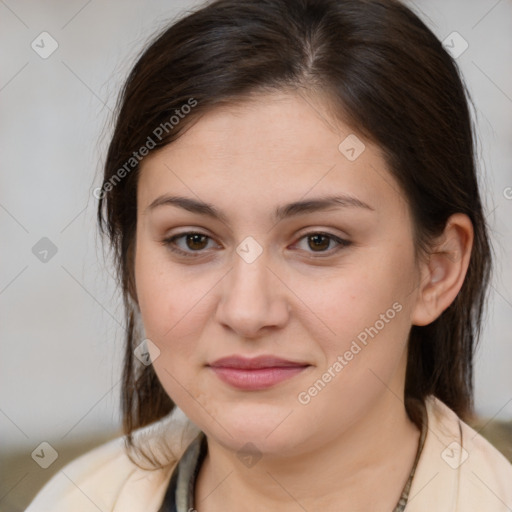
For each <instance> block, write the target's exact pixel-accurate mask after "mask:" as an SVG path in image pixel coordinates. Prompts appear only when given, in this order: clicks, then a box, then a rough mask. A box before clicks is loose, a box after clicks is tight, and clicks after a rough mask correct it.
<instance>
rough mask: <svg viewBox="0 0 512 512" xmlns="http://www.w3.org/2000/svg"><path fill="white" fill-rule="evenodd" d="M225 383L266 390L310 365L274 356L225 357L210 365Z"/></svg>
mask: <svg viewBox="0 0 512 512" xmlns="http://www.w3.org/2000/svg"><path fill="white" fill-rule="evenodd" d="M208 366H209V367H210V368H211V369H212V370H213V371H214V372H215V374H216V375H217V376H218V377H219V378H220V379H221V380H222V381H224V382H225V383H227V384H230V385H231V386H233V387H236V388H238V389H244V390H253V391H256V390H261V389H266V388H269V387H271V386H274V385H275V384H278V383H279V382H282V381H284V380H286V379H289V378H291V377H293V376H294V375H297V374H298V373H300V372H302V371H303V370H305V369H306V368H307V367H309V366H310V365H309V364H307V363H303V362H294V361H289V360H286V359H280V358H277V357H274V356H260V357H255V358H251V359H248V358H245V357H240V356H230V357H223V358H222V359H218V360H217V361H215V362H213V363H211V364H209V365H208Z"/></svg>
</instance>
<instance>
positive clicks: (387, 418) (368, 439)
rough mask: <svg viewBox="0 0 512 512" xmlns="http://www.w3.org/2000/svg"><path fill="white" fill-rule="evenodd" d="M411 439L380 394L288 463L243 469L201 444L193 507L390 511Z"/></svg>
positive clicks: (397, 409) (412, 452)
mask: <svg viewBox="0 0 512 512" xmlns="http://www.w3.org/2000/svg"><path fill="white" fill-rule="evenodd" d="M419 436H420V432H419V430H418V429H417V427H416V426H415V425H414V424H413V423H412V422H411V421H410V420H409V418H408V417H407V414H406V411H405V408H404V405H403V403H402V402H401V401H399V400H398V399H397V397H396V396H395V395H394V394H392V393H390V392H385V393H384V394H383V396H382V399H381V400H380V401H379V403H378V404H377V405H376V406H375V407H373V408H372V411H371V413H370V414H368V415H367V416H365V417H364V418H363V419H362V420H361V421H359V422H356V423H354V424H353V425H352V426H351V427H350V429H349V430H345V431H343V432H341V433H340V434H339V435H338V436H337V437H336V438H335V439H334V440H333V441H332V442H329V443H328V444H324V445H321V446H320V447H315V449H314V450H311V451H309V452H305V453H301V454H300V455H297V456H294V457H286V458H281V457H278V456H275V455H273V456H270V455H267V454H265V455H264V456H263V457H262V458H261V459H260V460H259V461H258V462H257V463H256V464H255V465H254V466H252V467H246V466H244V464H242V463H241V461H240V460H239V458H238V457H237V454H236V452H233V451H231V450H228V449H226V448H225V447H224V446H222V445H220V444H218V443H216V442H215V441H214V440H212V439H210V438H209V439H208V454H207V456H206V458H205V460H204V463H203V465H202V467H201V470H200V472H199V475H198V478H197V482H196V491H195V504H196V508H197V509H198V510H199V511H200V512H217V511H220V510H244V509H246V508H247V504H248V503H250V504H251V506H250V509H251V511H254V512H259V511H267V510H279V511H280V512H288V511H290V512H291V511H294V512H296V511H297V510H298V509H299V508H300V507H302V508H303V509H305V510H323V511H324V512H330V511H336V512H342V511H350V512H354V511H363V510H373V511H379V512H381V511H382V512H391V511H392V510H393V509H394V507H395V505H396V504H397V502H398V500H399V498H400V495H401V492H402V489H403V487H404V486H405V483H406V482H407V479H408V477H409V474H410V471H411V469H412V466H413V463H414V459H415V457H416V452H417V448H418V442H419ZM369 489H371V492H368V490H369ZM298 506H299V508H298Z"/></svg>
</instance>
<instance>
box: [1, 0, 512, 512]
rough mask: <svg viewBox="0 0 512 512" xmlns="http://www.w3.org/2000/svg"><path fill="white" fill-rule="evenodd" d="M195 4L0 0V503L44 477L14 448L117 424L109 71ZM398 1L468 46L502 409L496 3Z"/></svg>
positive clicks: (504, 123)
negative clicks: (99, 199)
mask: <svg viewBox="0 0 512 512" xmlns="http://www.w3.org/2000/svg"><path fill="white" fill-rule="evenodd" d="M195 5H198V2H191V1H176V0H173V1H163V0H161V1H157V0H154V1H151V2H142V1H138V2H137V1H133V0H132V1H121V0H112V1H109V2H99V1H94V0H93V1H83V0H74V1H68V2H65V1H63V0H61V1H58V0H54V1H46V2H44V3H43V2H36V1H35V0H32V1H23V0H21V1H18V2H15V1H14V0H5V1H4V0H0V44H1V48H2V52H1V54H0V69H1V72H0V145H1V146H0V155H1V160H0V165H1V182H0V183H1V186H0V227H1V233H2V253H1V260H0V261H1V265H0V308H1V322H0V333H1V336H0V343H1V358H0V455H1V456H2V457H4V459H5V461H10V460H11V459H10V458H9V457H12V456H13V454H14V455H16V456H17V457H18V458H19V457H21V458H22V459H23V460H25V462H26V464H19V463H18V462H16V463H13V464H9V467H7V466H6V465H5V464H4V465H3V469H2V473H3V475H2V478H1V479H2V482H3V483H2V485H1V486H0V509H1V510H18V509H20V510H21V509H22V505H23V503H24V501H26V500H27V499H28V498H29V497H30V495H31V493H33V489H34V488H35V487H37V486H39V485H40V484H41V483H42V482H43V481H44V480H46V479H47V478H48V477H49V475H50V470H47V473H45V472H44V471H45V470H42V469H40V468H39V467H38V466H37V465H36V463H35V462H34V461H33V460H32V459H31V457H30V454H31V452H32V451H33V450H34V449H35V448H36V447H37V446H38V445H39V444H40V443H41V442H42V441H48V442H50V443H51V445H52V446H54V447H55V449H56V450H57V451H58V452H59V453H61V452H65V451H66V450H67V449H68V447H70V446H76V444H77V443H79V442H80V443H82V444H81V446H82V447H86V446H89V445H92V444H97V443H98V442H100V441H101V440H103V439H105V438H108V437H112V436H113V435H117V433H118V430H119V419H120V416H119V411H118V396H119V391H120V387H119V379H120V362H121V353H122V336H123V328H122V323H123V317H122V309H121V305H120V301H119V294H118V292H117V291H116V289H115V284H114V280H113V278H112V275H113V271H112V268H111V267H110V264H109V263H108V262H107V263H105V260H104V259H103V255H102V249H101V243H100V241H99V237H98V235H97V234H96V226H95V207H96V200H95V198H94V197H93V195H92V190H93V189H94V188H95V187H97V186H99V183H100V180H99V176H100V169H101V164H102V162H103V159H104V155H105V148H106V145H107V142H108V134H109V128H108V126H107V120H108V119H109V116H110V113H111V110H112V109H113V107H114V104H115V101H116V94H117V92H118V90H119V87H120V84H121V83H122V80H123V78H124V77H125V76H126V74H127V72H128V70H129V69H130V66H131V65H132V64H133V62H134V59H135V57H136V55H137V53H138V52H139V50H140V49H141V48H142V46H143V45H144V43H145V42H146V41H147V38H148V37H149V36H150V35H151V34H152V33H153V32H154V31H155V30H157V29H159V28H161V27H162V26H164V25H165V24H167V23H168V22H169V21H170V20H171V19H173V18H175V16H177V15H180V14H182V13H184V12H185V11H186V10H188V9H191V8H193V7H194V6H195ZM409 5H411V7H412V8H413V9H414V10H415V11H416V12H417V13H418V14H419V15H420V16H421V17H422V18H423V19H424V21H425V22H426V23H427V24H428V25H429V26H430V28H431V29H432V30H433V31H434V32H435V33H436V35H437V36H438V37H439V38H440V39H441V40H444V39H445V38H446V37H447V36H449V35H450V34H451V33H452V32H454V31H457V32H458V33H459V34H460V35H461V36H462V37H463V38H464V40H466V41H467V43H468V45H469V46H468V48H467V50H466V51H465V52H464V53H463V54H462V55H460V56H459V57H458V58H457V62H458V64H459V66H460V68H461V70H462V72H463V75H464V77H465V80H466V82H467V85H468V87H469V89H470V92H471V94H472V97H473V100H474V102H475V105H476V118H477V123H478V126H477V130H478V135H479V137H480V142H479V148H478V149H479V155H480V163H481V170H482V180H481V181H482V187H483V188H482V190H483V194H484V196H485V197H484V199H485V204H486V209H487V212H488V219H489V223H490V225H491V227H492V238H493V243H494V247H495V252H496V257H497V268H496V272H495V275H494V280H493V287H492V290H491V300H490V303H489V311H488V315H487V319H486V325H485V328H484V332H483V338H482V344H481V346H480V349H479V352H478V356H477V361H476V362H477V375H476V403H477V410H478V412H479V413H480V414H481V415H484V416H487V417H497V418H503V419H506V418H512V371H511V369H512V343H511V334H510V333H511V331H512V272H511V268H510V264H507V261H508V262H509V263H510V261H511V254H512V233H511V228H510V219H511V217H512V215H511V214H512V188H509V187H512V172H511V168H512V144H511V141H512V123H511V121H510V120H511V119H512V66H511V63H512V2H511V1H510V0H500V1H496V0H472V1H468V0H451V1H442V0H428V1H419V0H417V1H416V2H409ZM43 31H47V32H48V33H49V34H50V35H51V36H52V37H53V38H54V39H55V40H56V41H57V43H58V45H59V46H58V48H57V50H56V51H55V52H54V53H53V54H52V55H50V56H49V57H48V58H46V59H43V58H41V57H40V56H39V54H38V53H36V51H34V50H33V49H32V47H31V43H32V41H34V40H35V42H36V43H35V44H37V42H38V41H40V37H39V34H41V32H43ZM48 41H49V40H46V44H45V48H46V49H48V48H49V44H48ZM39 44H40V45H41V43H39ZM454 44H456V45H459V46H458V48H461V46H460V43H457V41H455V43H454ZM41 51H42V49H41ZM43 237H46V238H48V239H49V240H51V242H52V244H54V246H55V248H56V249H57V252H56V254H54V255H52V252H51V250H50V252H49V253H48V255H47V256H46V259H47V261H41V260H40V259H39V258H41V257H43V254H39V258H38V257H36V255H35V254H34V253H33V247H34V246H35V245H36V244H37V243H39V244H43V246H41V247H42V248H43V249H44V248H45V247H46V246H44V244H45V243H47V242H40V240H41V238H43ZM37 247H39V246H36V249H37ZM39 250H41V248H39ZM35 252H36V253H37V252H38V251H37V250H36V251H35ZM84 440H86V441H84ZM87 440H88V441H87ZM87 443H89V444H87ZM17 460H18V459H17ZM60 462H62V461H60ZM0 467H2V463H1V462H0ZM54 469H55V468H54Z"/></svg>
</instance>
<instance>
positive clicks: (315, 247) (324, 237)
mask: <svg viewBox="0 0 512 512" xmlns="http://www.w3.org/2000/svg"><path fill="white" fill-rule="evenodd" d="M180 240H181V241H182V242H184V243H182V244H179V243H178V241H180ZM209 241H213V239H212V238H211V237H209V236H208V235H204V234H203V233H196V232H187V233H180V234H178V235H173V236H171V237H169V238H166V239H165V240H163V241H162V244H163V245H165V246H167V247H168V248H169V249H170V250H171V251H173V252H176V253H178V254H181V255H184V256H190V257H195V256H201V254H202V253H203V252H204V250H205V249H208V248H209V247H208V242H209ZM304 242H305V243H306V245H307V247H308V248H309V250H308V249H307V248H304V247H302V249H303V250H305V251H306V252H314V253H331V252H334V251H336V250H338V249H341V248H343V247H347V246H349V245H350V243H351V242H349V241H348V240H343V239H342V238H339V237H337V236H335V235H332V234H330V233H322V232H312V233H308V234H306V235H304V236H302V237H301V238H300V239H299V243H298V244H297V245H300V243H304ZM331 244H333V245H334V247H332V245H331ZM210 248H211V247H210Z"/></svg>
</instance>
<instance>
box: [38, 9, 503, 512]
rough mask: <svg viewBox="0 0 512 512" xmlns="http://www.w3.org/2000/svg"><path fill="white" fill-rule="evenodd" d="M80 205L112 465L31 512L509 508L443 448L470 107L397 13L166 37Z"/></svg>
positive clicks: (471, 267) (475, 442) (209, 23)
mask: <svg viewBox="0 0 512 512" xmlns="http://www.w3.org/2000/svg"><path fill="white" fill-rule="evenodd" d="M95 195H96V197H98V199H99V208H98V219H99V223H100V227H101V228H102V230H103V231H104V232H106V233H107V234H108V236H109V238H110V241H111V243H112V247H113V249H114V251H115V258H116V262H117V267H118V270H119V278H120V283H121V286H122V290H123V293H124V299H125V307H126V315H127V326H128V327H127V337H126V352H125V367H124V383H123V418H124V430H125V434H126V436H125V438H124V439H125V440H126V447H125V446H124V445H123V439H118V440H116V441H113V442H111V443H108V444H107V445H104V446H101V447H99V448H97V449H96V450H93V451H92V452H90V453H88V454H86V455H84V456H82V457H81V458H80V459H78V460H77V461H75V462H73V463H71V464H70V465H68V466H67V467H66V468H64V470H63V471H62V472H60V473H59V474H58V475H57V476H56V477H54V478H53V479H52V481H50V483H49V484H47V486H46V487H45V488H44V489H43V491H42V492H41V493H40V494H39V495H38V497H36V499H35V501H34V502H33V503H32V505H31V506H30V507H29V509H28V510H29V511H31V512H35V511H39V510H52V511H57V510H59V511H60V510H89V509H90V510H96V509H100V510H103V511H107V510H108V511H111V510H115V511H121V510H122V511H131V510H133V511H135V510H144V511H177V512H186V511H192V510H198V511H199V512H212V511H219V510H227V511H231V510H250V511H260V510H280V511H284V512H287V511H288V510H290V511H292V510H300V509H302V510H308V511H313V510H324V511H336V512H339V511H350V512H353V511H368V510H371V511H383V512H387V511H402V510H405V507H407V510H408V511H427V510H428V511H432V510H435V511H455V510H459V511H464V512H467V511H475V512H476V511H479V512H480V511H482V510H486V511H505V510H509V509H510V508H511V507H512V486H511V485H510V484H511V482H512V466H511V465H510V464H509V463H508V462H507V461H506V459H505V458H504V457H503V456H502V455H501V454H500V453H499V452H498V451H497V450H496V449H494V448H493V447H492V446H491V445H490V444H489V443H488V442H486V441H485V440H484V439H483V438H482V437H481V436H480V435H478V434H477V433H476V432H475V431H474V430H472V429H471V428H470V427H469V426H468V425H467V424H466V423H465V422H464V420H466V419H468V418H469V417H470V415H471V413H472V391H473V389H472V360H473V352H474V347H475V343H476V340H477V336H478V333H479V329H480V323H481V316H482V309H483V306H484V302H485V297H486V289H487V284H488V280H489V273H490V266H491V264H490V261H491V260H490V247H489V242H488V235H487V229H486V224H485V218H484V214H483V210H482V204H481V200H480V195H479V190H478V184H477V176H476V169H475V160H474V152H473V138H472V130H471V121H470V115H469V111H468V105H467V100H466V96H465V91H464V87H463V85H462V82H461V79H460V76H459V74H458V71H457V68H456V66H455V65H454V63H453V61H452V59H451V57H450V56H449V55H448V54H447V53H446V52H445V51H444V49H443V47H442V45H441V43H440V42H439V41H438V40H437V39H436V38H435V36H434V35H433V34H432V33H431V32H430V31H429V30H428V28H426V26H425V25H424V24H423V23H422V22H421V21H420V20H419V19H418V18H417V17H416V16H415V15H414V14H413V13H412V12H411V11H410V10H409V9H407V8H406V7H405V6H403V5H401V4H400V3H398V2H395V1H389V0H386V1H384V0H351V1H348V0H263V1H250V0H242V1H238V0H218V1H216V2H213V3H211V4H210V5H208V6H206V7H203V8H202V9H200V10H198V11H197V12H195V13H193V14H190V15H189V16H187V17H185V18H183V19H182V20H180V21H178V22H177V23H175V24H174V25H173V26H171V27H169V28H168V29H167V30H166V31H165V32H163V33H162V34H161V35H159V36H158V37H157V38H156V39H155V40H154V42H153V43H152V44H151V45H150V46H149V47H148V48H147V49H146V51H145V52H144V53H143V55H142V56H141V57H140V58H139V60H138V62H137V64H136V65H135V67H134V69H133V70H132V72H131V74H130V76H129V78H128V80H127V82H126V84H125V87H124V89H123V91H122V94H121V97H120V102H119V109H118V114H117V120H116V126H115V130H114V133H113V136H112V140H111V143H110V147H109V152H108V156H107V161H106V164H105V174H104V181H103V185H102V187H101V188H100V189H97V190H96V191H95ZM175 405H177V406H178V407H179V409H177V408H175ZM182 412H183V413H184V415H183V414H182Z"/></svg>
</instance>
